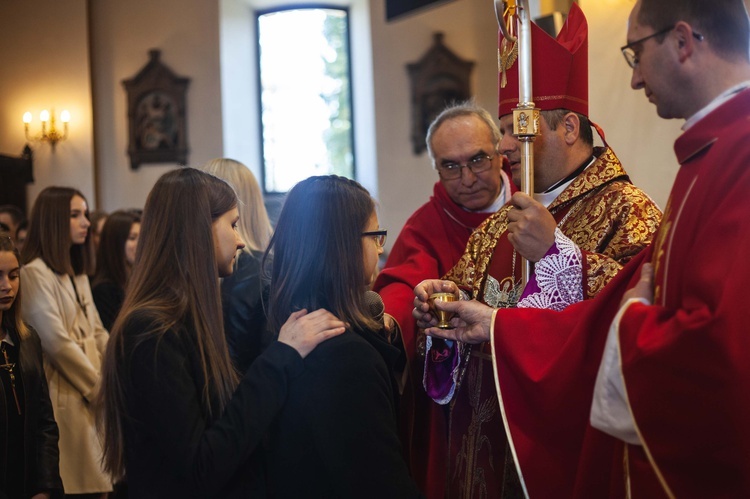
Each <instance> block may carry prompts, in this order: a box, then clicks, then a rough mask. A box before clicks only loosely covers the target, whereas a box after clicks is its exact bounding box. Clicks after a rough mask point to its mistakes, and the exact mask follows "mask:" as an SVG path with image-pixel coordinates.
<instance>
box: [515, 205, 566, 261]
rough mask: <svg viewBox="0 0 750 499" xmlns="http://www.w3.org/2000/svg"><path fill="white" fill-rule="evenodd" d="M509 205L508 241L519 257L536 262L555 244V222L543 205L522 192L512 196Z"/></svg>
mask: <svg viewBox="0 0 750 499" xmlns="http://www.w3.org/2000/svg"><path fill="white" fill-rule="evenodd" d="M511 204H512V205H513V208H511V209H510V210H509V211H508V241H510V243H511V244H512V245H513V247H514V248H515V249H516V251H518V254H519V255H521V256H522V257H524V258H526V259H527V260H529V261H530V262H538V261H539V260H541V259H542V257H544V255H546V254H547V251H548V250H549V249H550V248H551V247H552V245H553V244H555V229H556V228H557V222H555V219H554V217H552V214H551V213H550V212H549V210H547V208H545V207H544V205H542V204H541V203H539V202H537V201H535V200H534V199H533V198H532V197H531V196H528V195H526V194H524V193H523V192H516V193H515V194H513V197H512V198H511Z"/></svg>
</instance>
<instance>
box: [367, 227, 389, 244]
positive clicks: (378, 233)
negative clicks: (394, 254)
mask: <svg viewBox="0 0 750 499" xmlns="http://www.w3.org/2000/svg"><path fill="white" fill-rule="evenodd" d="M368 236H369V237H372V238H374V239H375V244H377V245H378V247H380V248H382V247H383V246H385V240H386V239H387V238H388V231H387V230H386V229H380V230H373V231H370V232H363V233H362V237H368Z"/></svg>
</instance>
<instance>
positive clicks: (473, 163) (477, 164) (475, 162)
mask: <svg viewBox="0 0 750 499" xmlns="http://www.w3.org/2000/svg"><path fill="white" fill-rule="evenodd" d="M496 154H497V152H495V154H493V155H492V156H490V155H489V154H477V155H476V156H474V157H473V158H471V159H470V160H469V161H467V162H466V164H465V165H462V164H461V163H443V164H441V165H437V171H438V175H440V178H442V179H443V180H456V179H458V178H461V169H462V168H468V169H469V170H471V173H473V174H474V175H476V174H477V173H482V172H486V171H487V170H489V169H490V168H491V167H492V158H493V157H494V156H495V155H496Z"/></svg>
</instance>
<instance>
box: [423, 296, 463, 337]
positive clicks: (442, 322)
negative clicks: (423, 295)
mask: <svg viewBox="0 0 750 499" xmlns="http://www.w3.org/2000/svg"><path fill="white" fill-rule="evenodd" d="M457 299H458V298H456V295H454V294H453V293H434V294H431V295H430V297H429V298H428V300H427V303H429V305H430V312H432V315H434V316H435V317H437V320H438V323H437V327H438V328H440V329H453V326H452V325H451V322H450V321H451V319H452V318H453V316H454V315H455V314H454V313H453V312H448V311H446V310H438V309H437V307H435V302H438V301H456V300H457Z"/></svg>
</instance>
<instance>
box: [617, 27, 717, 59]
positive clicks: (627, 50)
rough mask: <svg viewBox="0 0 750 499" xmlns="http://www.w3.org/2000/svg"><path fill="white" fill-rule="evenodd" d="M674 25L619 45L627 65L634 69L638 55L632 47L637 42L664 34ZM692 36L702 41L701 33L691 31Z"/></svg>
mask: <svg viewBox="0 0 750 499" xmlns="http://www.w3.org/2000/svg"><path fill="white" fill-rule="evenodd" d="M675 26H676V25H672V26H670V27H668V28H664V29H663V30H661V31H657V32H656V33H653V34H650V35H648V36H644V37H643V38H641V39H640V40H636V41H634V42H630V43H628V44H627V45H623V46H622V47H620V52H622V55H623V57H625V62H627V63H628V66H630V67H631V68H632V69H635V68H636V67H637V66H638V56H637V55H636V54H635V50H633V47H635V46H636V45H638V44H639V43H643V42H645V41H646V40H649V39H651V38H655V37H657V36H661V35H665V34H667V33H669V32H670V31H672V30H673V29H675ZM693 38H695V39H696V40H698V41H699V42H702V41H703V35H701V34H699V33H696V32H695V31H693Z"/></svg>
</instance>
